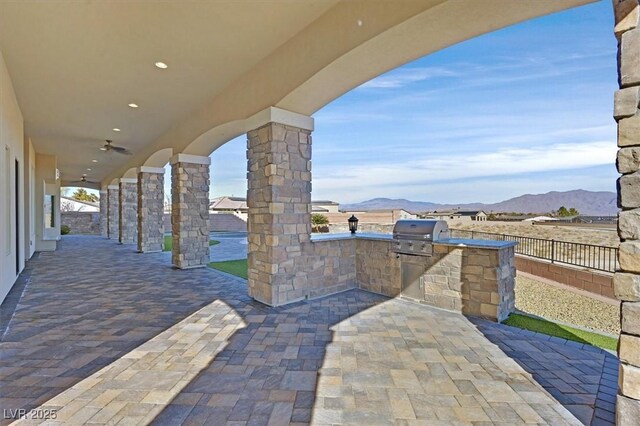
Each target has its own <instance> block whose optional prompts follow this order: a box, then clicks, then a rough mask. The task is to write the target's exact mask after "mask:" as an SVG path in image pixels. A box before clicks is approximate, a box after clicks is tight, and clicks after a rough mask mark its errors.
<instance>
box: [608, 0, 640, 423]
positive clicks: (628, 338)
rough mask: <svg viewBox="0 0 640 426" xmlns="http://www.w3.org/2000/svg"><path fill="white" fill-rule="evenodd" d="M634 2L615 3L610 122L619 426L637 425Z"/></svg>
mask: <svg viewBox="0 0 640 426" xmlns="http://www.w3.org/2000/svg"><path fill="white" fill-rule="evenodd" d="M638 3H639V2H638V0H614V1H613V5H614V12H615V21H616V26H615V34H616V37H617V39H618V81H619V84H620V90H618V91H617V92H616V93H615V102H614V113H613V115H614V118H615V119H616V120H617V121H618V147H620V149H619V151H618V160H617V166H618V171H619V172H620V174H622V176H621V177H620V179H619V180H618V206H619V207H620V208H622V212H621V213H620V214H619V217H618V234H619V236H620V240H621V241H622V242H621V243H620V250H619V261H620V269H621V270H620V271H618V272H616V273H615V275H614V278H613V286H614V292H615V294H616V297H617V298H618V299H620V300H621V301H622V312H621V316H620V318H621V332H620V342H619V344H618V357H619V358H620V375H619V386H618V398H617V404H616V423H617V424H618V425H637V424H640V112H639V110H638V105H639V104H640V28H639V27H638V17H639V13H640V5H639V4H638Z"/></svg>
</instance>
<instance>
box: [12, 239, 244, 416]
mask: <svg viewBox="0 0 640 426" xmlns="http://www.w3.org/2000/svg"><path fill="white" fill-rule="evenodd" d="M27 274H29V275H27ZM27 276H29V280H28V282H26V284H27V285H26V287H25V289H24V291H23V293H22V294H20V295H17V298H18V301H17V303H16V300H15V299H16V298H13V297H12V298H9V299H7V301H6V304H3V305H2V310H3V321H4V312H5V311H6V310H9V309H11V310H14V309H13V308H11V307H10V304H14V305H15V311H14V313H13V315H12V316H11V317H10V320H9V322H8V326H7V331H6V333H5V334H4V336H3V337H2V340H1V341H0V407H2V408H3V409H7V410H9V409H11V410H18V409H26V410H30V409H32V408H35V407H37V406H39V405H41V404H42V403H44V402H46V401H48V400H49V399H51V398H52V397H54V396H56V395H58V394H59V393H61V392H63V391H65V390H67V389H68V388H70V387H71V386H73V385H74V384H76V383H78V382H80V381H81V380H83V379H85V378H87V377H89V376H91V375H93V374H94V373H96V372H97V371H99V370H101V369H102V368H103V367H105V366H107V365H109V364H111V363H112V362H114V361H115V360H118V359H120V358H121V357H122V356H123V355H125V354H127V353H129V352H130V351H131V350H133V349H135V348H136V347H138V346H139V345H141V344H143V343H145V342H147V341H148V340H150V339H152V338H153V337H154V336H156V335H158V334H159V333H161V332H163V331H164V330H166V329H167V328H169V327H171V326H173V325H174V324H176V323H179V322H180V321H182V320H183V319H184V318H186V317H188V316H189V315H191V314H192V313H194V312H196V311H197V310H199V309H201V308H202V307H203V306H206V305H207V304H209V303H211V302H212V301H213V300H216V299H219V298H224V299H242V300H244V301H245V302H250V299H249V298H248V297H247V296H246V287H244V286H243V285H239V286H238V285H227V284H228V283H229V282H230V281H232V280H230V279H229V278H228V277H224V276H222V275H220V274H217V273H216V272H215V271H213V270H211V269H209V268H201V269H198V270H189V271H178V270H173V269H172V268H171V267H170V264H169V263H168V262H167V260H166V257H165V256H164V255H163V254H162V253H154V254H144V255H143V254H134V253H132V252H131V246H129V245H118V244H114V242H113V240H107V239H104V238H102V237H99V236H81V235H67V236H64V237H63V238H62V240H61V241H60V243H59V248H58V250H57V251H56V252H51V253H41V254H40V256H36V257H34V258H32V259H31V260H30V261H29V262H28V266H27V271H26V273H25V277H27ZM20 280H23V278H22V277H21V278H20ZM0 422H3V423H7V422H8V420H6V419H5V420H0Z"/></svg>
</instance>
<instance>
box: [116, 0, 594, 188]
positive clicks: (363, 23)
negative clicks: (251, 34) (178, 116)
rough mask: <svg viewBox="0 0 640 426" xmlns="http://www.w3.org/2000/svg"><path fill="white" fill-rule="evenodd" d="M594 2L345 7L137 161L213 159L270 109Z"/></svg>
mask: <svg viewBox="0 0 640 426" xmlns="http://www.w3.org/2000/svg"><path fill="white" fill-rule="evenodd" d="M590 1H592V0H565V1H557V0H538V1H535V2H524V1H508V2H506V1H504V0H474V1H472V2H471V1H468V2H462V1H452V0H422V1H404V2H373V1H349V2H339V3H337V4H336V5H335V6H334V7H333V8H331V9H330V10H329V11H327V12H326V13H325V14H323V15H322V16H321V17H320V18H318V19H317V20H316V21H314V22H313V23H312V24H311V25H309V26H308V27H306V28H305V29H304V30H303V31H301V32H300V33H298V34H297V35H296V36H295V37H294V38H292V39H290V40H289V41H288V42H286V43H284V44H283V45H281V46H280V47H279V48H277V49H276V50H274V51H273V52H270V53H269V54H268V55H267V56H265V57H264V58H263V59H261V60H260V61H258V62H257V63H256V64H255V66H254V67H253V68H251V69H250V70H248V71H247V72H246V73H244V74H243V75H239V76H238V78H237V79H236V80H234V81H233V82H231V83H230V84H229V85H227V86H226V87H225V88H224V89H223V90H221V91H220V92H219V93H217V94H216V95H215V96H214V97H213V98H212V99H210V101H209V102H207V103H206V104H205V105H203V107H202V108H201V109H199V110H196V111H194V112H193V113H192V114H190V115H189V116H188V117H186V118H185V119H184V120H182V121H181V122H179V123H176V124H175V125H174V126H172V127H171V129H170V130H169V131H167V132H166V133H164V134H163V135H162V136H160V137H158V138H157V139H156V140H154V141H153V142H151V143H149V144H148V145H147V146H146V147H145V149H144V150H142V151H140V152H139V153H138V154H136V155H134V156H133V158H131V159H130V161H129V163H128V164H126V165H124V166H123V167H121V168H120V169H119V170H116V171H115V172H114V173H113V174H112V175H111V176H109V177H107V179H106V180H109V179H110V178H112V177H114V176H122V174H123V173H124V172H125V171H126V170H127V169H128V168H130V167H133V166H135V165H137V164H138V165H139V164H141V163H142V162H144V160H145V159H146V158H149V156H151V155H152V154H153V153H154V152H156V151H158V150H160V149H165V148H170V147H171V148H173V151H174V153H180V152H184V153H188V154H196V155H209V154H210V153H211V152H213V151H214V150H215V149H216V148H218V147H219V146H221V145H223V144H224V143H225V142H227V141H229V140H231V139H232V138H233V137H235V136H237V135H239V134H241V133H242V132H245V131H246V130H250V129H246V128H242V126H240V125H239V123H238V122H242V121H244V120H247V119H248V118H249V117H252V116H254V115H255V114H257V113H259V112H260V111H263V110H265V109H267V108H270V107H274V106H275V107H277V108H281V109H283V110H287V111H291V112H294V113H298V114H302V115H306V116H310V115H312V114H313V113H314V112H316V111H317V110H318V109H320V108H322V107H323V106H324V105H326V104H327V103H329V102H331V101H332V100H334V99H336V98H338V97H339V96H341V95H343V94H344V93H346V92H348V91H349V90H351V89H353V88H355V87H357V86H358V85H360V84H362V83H364V82H366V81H368V80H370V79H372V78H374V77H376V76H378V75H380V74H382V73H384V72H386V71H389V70H392V69H394V68H397V67H398V66H401V65H403V64H405V63H407V62H408V61H411V60H413V59H416V58H419V57H422V56H425V55H427V54H429V53H432V52H435V51H437V50H440V49H443V48H445V47H447V46H451V45H453V44H455V43H458V42H461V41H463V40H466V39H469V38H472V37H475V36H477V35H480V34H483V33H486V32H489V31H494V30H496V29H499V28H503V27H505V26H508V25H512V24H515V23H518V22H522V21H524V20H527V19H531V18H534V17H538V16H542V15H546V14H549V13H552V12H556V11H559V10H564V9H567V8H570V7H575V6H579V5H582V4H585V3H588V2H590Z"/></svg>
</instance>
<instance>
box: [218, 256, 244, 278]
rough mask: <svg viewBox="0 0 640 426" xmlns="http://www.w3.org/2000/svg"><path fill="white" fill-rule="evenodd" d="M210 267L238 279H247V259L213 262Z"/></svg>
mask: <svg viewBox="0 0 640 426" xmlns="http://www.w3.org/2000/svg"><path fill="white" fill-rule="evenodd" d="M209 267H210V268H213V269H217V270H218V271H222V272H226V273H227V274H231V275H235V276H236V277H240V278H244V279H245V280H246V279H247V275H248V274H247V259H240V260H227V261H225V262H211V263H209Z"/></svg>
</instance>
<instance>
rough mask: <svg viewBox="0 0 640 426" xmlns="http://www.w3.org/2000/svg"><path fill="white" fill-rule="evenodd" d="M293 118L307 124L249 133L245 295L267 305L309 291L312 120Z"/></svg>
mask: <svg viewBox="0 0 640 426" xmlns="http://www.w3.org/2000/svg"><path fill="white" fill-rule="evenodd" d="M289 114H292V113H289ZM295 116H298V117H299V120H298V121H299V122H301V123H302V124H303V127H306V128H302V127H294V126H290V125H284V124H279V123H276V122H269V123H267V124H266V125H263V126H262V127H259V128H257V129H255V130H252V131H250V132H249V133H248V135H247V137H248V141H247V144H248V151H247V159H248V162H247V166H248V169H249V175H248V179H249V182H248V190H247V206H248V208H249V216H248V221H247V224H248V237H249V253H248V254H249V256H248V265H249V295H250V296H251V297H253V298H254V299H256V300H258V301H260V302H262V303H266V304H268V305H271V306H278V305H282V304H285V303H289V302H293V301H296V300H300V299H302V298H304V297H306V296H307V293H308V291H307V289H306V288H305V287H306V286H307V284H306V281H307V276H306V274H307V272H308V268H307V266H308V265H306V264H305V259H306V258H307V256H306V253H305V252H304V250H303V247H302V245H303V244H304V243H307V242H309V241H310V234H311V130H312V129H313V120H312V119H311V118H309V117H304V116H299V115H298V114H295ZM304 123H306V124H307V125H304Z"/></svg>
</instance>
